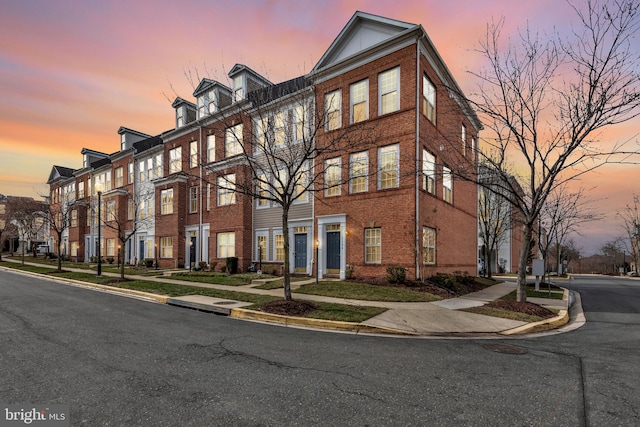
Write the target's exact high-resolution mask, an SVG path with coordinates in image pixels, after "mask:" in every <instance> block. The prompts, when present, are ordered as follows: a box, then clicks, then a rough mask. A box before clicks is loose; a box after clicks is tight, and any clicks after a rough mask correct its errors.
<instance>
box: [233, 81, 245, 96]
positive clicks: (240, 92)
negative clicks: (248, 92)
mask: <svg viewBox="0 0 640 427" xmlns="http://www.w3.org/2000/svg"><path fill="white" fill-rule="evenodd" d="M243 80H244V79H243V78H242V75H239V76H236V77H234V78H233V102H238V101H240V100H242V99H243V98H244V86H243Z"/></svg>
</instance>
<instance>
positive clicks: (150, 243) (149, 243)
mask: <svg viewBox="0 0 640 427" xmlns="http://www.w3.org/2000/svg"><path fill="white" fill-rule="evenodd" d="M153 249H154V246H153V240H151V239H147V242H146V244H145V252H146V255H145V258H153V256H154V255H153Z"/></svg>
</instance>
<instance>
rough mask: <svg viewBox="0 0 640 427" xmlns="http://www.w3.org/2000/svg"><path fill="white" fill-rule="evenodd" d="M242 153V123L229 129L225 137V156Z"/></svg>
mask: <svg viewBox="0 0 640 427" xmlns="http://www.w3.org/2000/svg"><path fill="white" fill-rule="evenodd" d="M240 153H242V123H241V124H239V125H235V126H232V127H230V128H228V129H227V131H226V133H225V138H224V155H225V157H231V156H235V155H236V154H240Z"/></svg>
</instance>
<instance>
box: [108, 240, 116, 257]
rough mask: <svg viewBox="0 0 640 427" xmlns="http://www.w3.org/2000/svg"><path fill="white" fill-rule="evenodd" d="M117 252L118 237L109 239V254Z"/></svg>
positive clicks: (112, 254)
mask: <svg viewBox="0 0 640 427" xmlns="http://www.w3.org/2000/svg"><path fill="white" fill-rule="evenodd" d="M115 254H116V239H107V256H114V255H115Z"/></svg>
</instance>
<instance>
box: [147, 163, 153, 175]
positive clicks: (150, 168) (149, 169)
mask: <svg viewBox="0 0 640 427" xmlns="http://www.w3.org/2000/svg"><path fill="white" fill-rule="evenodd" d="M147 179H148V180H149V181H151V180H152V179H153V158H151V157H149V158H148V159H147Z"/></svg>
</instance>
